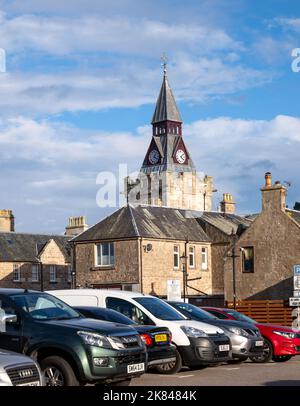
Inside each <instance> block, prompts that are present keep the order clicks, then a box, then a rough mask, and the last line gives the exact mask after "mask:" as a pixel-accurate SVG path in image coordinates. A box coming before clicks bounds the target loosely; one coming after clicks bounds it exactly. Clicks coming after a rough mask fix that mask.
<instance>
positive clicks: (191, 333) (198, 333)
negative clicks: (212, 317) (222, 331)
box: [180, 326, 207, 337]
mask: <svg viewBox="0 0 300 406" xmlns="http://www.w3.org/2000/svg"><path fill="white" fill-rule="evenodd" d="M180 328H181V330H182V331H183V332H184V333H185V334H186V335H187V336H188V337H207V334H206V333H205V332H204V331H202V330H199V329H197V328H195V327H190V326H181V327H180Z"/></svg>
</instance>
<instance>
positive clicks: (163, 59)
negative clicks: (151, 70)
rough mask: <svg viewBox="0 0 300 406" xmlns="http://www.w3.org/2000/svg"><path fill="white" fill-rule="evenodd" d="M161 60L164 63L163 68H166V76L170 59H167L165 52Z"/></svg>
mask: <svg viewBox="0 0 300 406" xmlns="http://www.w3.org/2000/svg"><path fill="white" fill-rule="evenodd" d="M160 60H161V62H162V64H161V66H163V68H164V75H166V74H167V64H168V58H167V55H166V53H165V52H164V53H163V54H162V56H161V58H160Z"/></svg>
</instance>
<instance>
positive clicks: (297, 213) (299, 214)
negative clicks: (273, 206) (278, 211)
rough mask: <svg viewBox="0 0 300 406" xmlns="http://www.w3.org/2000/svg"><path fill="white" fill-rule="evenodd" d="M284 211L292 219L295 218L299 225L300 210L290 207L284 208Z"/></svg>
mask: <svg viewBox="0 0 300 406" xmlns="http://www.w3.org/2000/svg"><path fill="white" fill-rule="evenodd" d="M285 212H286V213H287V214H288V215H289V216H290V217H291V218H292V219H293V220H295V221H296V222H297V223H298V224H299V226H300V211H299V210H291V209H286V210H285Z"/></svg>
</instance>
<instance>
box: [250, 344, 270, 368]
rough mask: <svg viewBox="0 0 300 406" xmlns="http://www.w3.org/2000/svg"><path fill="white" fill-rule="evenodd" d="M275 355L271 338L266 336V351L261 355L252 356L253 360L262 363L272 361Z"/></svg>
mask: <svg viewBox="0 0 300 406" xmlns="http://www.w3.org/2000/svg"><path fill="white" fill-rule="evenodd" d="M272 357H273V347H272V344H271V343H270V341H269V340H267V339H266V338H264V351H263V353H262V354H261V355H253V356H252V357H250V359H251V361H252V362H255V363H259V364H262V363H264V362H269V361H271V359H272Z"/></svg>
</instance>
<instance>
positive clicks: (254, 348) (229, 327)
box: [168, 302, 264, 362]
mask: <svg viewBox="0 0 300 406" xmlns="http://www.w3.org/2000/svg"><path fill="white" fill-rule="evenodd" d="M168 303H169V304H170V305H171V306H173V307H174V308H175V309H176V310H178V311H180V312H181V313H182V314H183V315H184V316H186V317H189V318H191V319H192V320H197V321H203V322H205V323H208V324H212V325H214V326H218V327H221V328H222V329H223V330H224V333H225V334H226V335H228V337H229V338H230V342H231V347H232V358H233V360H230V361H229V362H240V361H245V360H246V359H247V358H248V357H251V356H261V355H262V354H263V348H264V341H263V338H262V336H261V335H260V332H259V330H258V328H256V327H255V326H254V325H253V324H252V323H251V324H250V323H246V322H245V321H243V322H242V321H234V320H220V319H218V318H217V317H215V316H212V315H211V314H210V313H208V312H206V311H205V310H202V309H200V308H199V307H197V306H194V305H193V304H190V303H184V302H168Z"/></svg>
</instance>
